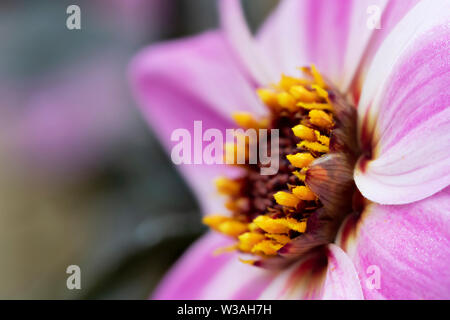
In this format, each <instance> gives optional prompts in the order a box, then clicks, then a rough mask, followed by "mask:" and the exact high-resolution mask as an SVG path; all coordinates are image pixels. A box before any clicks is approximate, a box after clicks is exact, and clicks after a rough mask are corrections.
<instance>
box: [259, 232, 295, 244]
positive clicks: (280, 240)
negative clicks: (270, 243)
mask: <svg viewBox="0 0 450 320" xmlns="http://www.w3.org/2000/svg"><path fill="white" fill-rule="evenodd" d="M265 236H266V237H267V238H269V239H272V240H275V241H276V242H278V243H281V244H282V245H285V244H286V243H288V242H289V241H291V238H289V237H288V236H286V235H284V234H273V233H266V235H265Z"/></svg>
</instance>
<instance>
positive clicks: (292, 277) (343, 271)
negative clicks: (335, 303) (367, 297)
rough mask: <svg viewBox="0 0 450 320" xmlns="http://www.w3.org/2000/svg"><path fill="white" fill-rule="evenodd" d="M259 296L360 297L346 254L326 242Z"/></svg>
mask: <svg viewBox="0 0 450 320" xmlns="http://www.w3.org/2000/svg"><path fill="white" fill-rule="evenodd" d="M260 298H261V299H362V298H363V295H362V291H361V286H360V284H359V279H358V275H357V273H356V270H355V268H354V266H353V263H352V262H351V261H350V259H349V258H348V256H347V255H346V254H345V252H343V251H342V250H341V249H340V248H339V247H337V246H336V245H334V244H330V245H328V246H327V247H325V248H323V250H318V251H316V252H314V253H312V254H311V255H309V256H307V257H305V258H304V259H302V261H300V262H298V263H297V264H295V265H293V266H292V267H290V268H288V269H286V270H284V271H282V272H281V273H280V274H279V275H277V277H276V278H275V279H274V280H273V281H272V283H271V284H270V285H269V286H268V287H267V289H265V290H264V292H263V294H262V295H261V297H260Z"/></svg>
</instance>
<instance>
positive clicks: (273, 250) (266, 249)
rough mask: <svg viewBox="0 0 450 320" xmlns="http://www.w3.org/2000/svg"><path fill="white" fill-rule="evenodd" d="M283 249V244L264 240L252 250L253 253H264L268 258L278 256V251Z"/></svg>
mask: <svg viewBox="0 0 450 320" xmlns="http://www.w3.org/2000/svg"><path fill="white" fill-rule="evenodd" d="M282 247H283V245H282V244H281V243H278V242H276V241H274V240H264V241H261V242H260V243H258V244H257V245H255V246H254V247H253V249H252V252H253V253H260V254H261V253H262V254H265V255H268V256H274V255H276V254H277V251H278V250H280V249H281V248H282Z"/></svg>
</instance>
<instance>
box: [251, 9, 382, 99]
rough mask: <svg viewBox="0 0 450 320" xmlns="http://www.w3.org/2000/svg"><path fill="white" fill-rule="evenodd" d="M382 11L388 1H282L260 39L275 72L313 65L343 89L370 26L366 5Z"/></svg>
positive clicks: (357, 59)
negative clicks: (368, 24) (275, 69)
mask: <svg viewBox="0 0 450 320" xmlns="http://www.w3.org/2000/svg"><path fill="white" fill-rule="evenodd" d="M373 5H374V6H377V7H379V9H380V12H383V9H384V7H385V5H386V0H375V1H374V0H304V1H295V0H284V1H282V2H281V4H280V5H279V7H278V8H277V10H276V11H275V12H274V14H273V15H272V16H271V17H269V19H268V21H267V22H266V24H265V25H264V26H263V27H262V28H261V30H260V32H259V34H258V39H259V45H260V47H261V50H262V51H264V52H267V54H268V55H269V56H270V59H271V61H272V63H273V64H274V65H275V67H276V68H277V71H278V73H279V74H280V73H281V72H284V73H288V74H289V73H290V74H292V73H295V72H296V68H297V67H299V66H303V65H309V64H311V63H314V64H316V65H317V67H318V69H319V70H321V71H322V72H323V73H324V74H325V75H326V76H327V77H328V78H329V79H331V80H332V81H333V82H334V83H335V85H336V86H338V87H339V88H340V89H341V90H343V91H346V89H347V88H348V87H349V85H350V83H351V80H352V79H353V77H354V74H355V72H356V69H357V67H358V63H359V61H360V59H361V57H362V56H363V54H364V51H365V48H366V47H367V45H368V43H369V40H370V38H371V35H372V34H373V32H374V30H373V29H370V28H368V27H367V20H368V18H369V15H368V14H367V8H368V7H370V6H373Z"/></svg>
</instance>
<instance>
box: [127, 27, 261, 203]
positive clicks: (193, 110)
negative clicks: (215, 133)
mask: <svg viewBox="0 0 450 320" xmlns="http://www.w3.org/2000/svg"><path fill="white" fill-rule="evenodd" d="M130 76H131V82H132V86H133V89H134V92H135V96H136V98H137V100H138V102H139V104H140V106H141V108H142V111H143V113H144V114H145V116H146V118H147V120H148V121H149V122H150V124H151V125H152V127H153V129H154V130H155V132H156V134H157V135H158V136H159V138H160V141H162V143H163V145H164V146H165V147H166V148H167V150H170V149H171V148H172V147H173V145H174V143H173V142H171V141H170V139H171V135H172V133H173V131H174V130H175V129H178V128H184V129H187V130H189V132H191V136H193V134H192V131H193V127H194V121H195V120H201V121H202V124H203V131H205V130H207V129H209V128H215V129H219V130H220V131H221V132H223V133H224V132H225V129H226V128H233V127H235V125H234V124H233V123H232V122H231V113H232V112H233V111H243V110H244V111H249V112H252V113H254V114H262V113H264V112H265V109H264V107H263V106H262V104H261V103H260V101H259V100H258V98H257V95H256V94H255V92H254V87H253V85H252V83H251V82H250V81H249V80H248V78H247V77H246V76H245V75H244V72H243V71H242V70H241V69H240V68H239V67H238V65H237V63H236V61H235V59H234V58H233V55H232V53H231V50H230V48H229V46H228V44H227V42H226V40H225V39H224V37H223V35H222V34H221V33H220V32H209V33H205V34H203V35H200V36H197V37H194V38H191V39H188V40H180V41H176V42H169V43H166V44H161V45H156V46H151V47H150V48H147V49H145V50H143V51H142V52H141V53H140V54H139V55H138V56H137V57H136V58H135V60H134V61H133V63H132V65H131V68H130ZM205 145H206V143H204V144H203V147H205ZM181 167H182V168H183V169H184V171H183V173H184V174H185V175H186V176H187V178H188V182H189V183H190V184H191V186H192V187H193V189H194V191H196V193H197V195H198V197H199V200H200V201H201V202H202V205H203V209H204V210H207V211H210V210H215V209H217V208H220V203H221V202H220V201H216V200H217V199H212V201H208V200H209V199H208V198H210V196H211V197H213V192H212V191H211V190H213V189H214V188H212V178H213V177H215V176H217V175H220V174H226V173H227V172H228V171H229V170H230V169H229V168H226V166H225V165H206V164H203V165H202V164H196V165H182V166H181ZM217 204H219V206H218V205H217Z"/></svg>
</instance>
